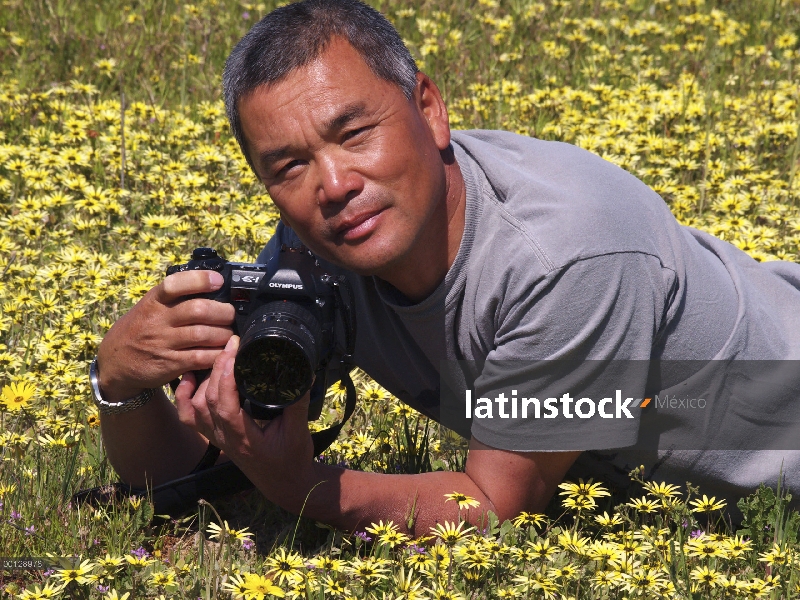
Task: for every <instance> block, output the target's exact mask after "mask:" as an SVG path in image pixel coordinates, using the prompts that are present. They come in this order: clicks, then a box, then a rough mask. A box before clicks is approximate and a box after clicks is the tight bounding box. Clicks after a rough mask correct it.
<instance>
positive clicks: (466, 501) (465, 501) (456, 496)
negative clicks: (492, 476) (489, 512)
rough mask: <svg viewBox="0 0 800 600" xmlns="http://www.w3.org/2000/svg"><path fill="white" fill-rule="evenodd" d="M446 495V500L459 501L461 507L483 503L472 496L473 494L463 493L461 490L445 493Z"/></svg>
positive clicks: (476, 505)
mask: <svg viewBox="0 0 800 600" xmlns="http://www.w3.org/2000/svg"><path fill="white" fill-rule="evenodd" d="M444 497H445V498H447V499H446V500H445V502H450V501H451V500H453V501H454V502H456V503H458V508H459V509H462V508H474V507H478V506H480V505H481V503H480V502H478V501H477V500H476V499H475V498H472V497H471V496H467V495H466V494H462V493H460V492H453V493H452V494H445V495H444Z"/></svg>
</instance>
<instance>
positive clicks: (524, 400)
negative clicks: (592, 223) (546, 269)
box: [472, 252, 674, 451]
mask: <svg viewBox="0 0 800 600" xmlns="http://www.w3.org/2000/svg"><path fill="white" fill-rule="evenodd" d="M520 271H522V273H523V274H522V275H521V276H519V277H517V278H515V279H514V280H512V281H509V282H508V286H507V289H506V290H504V292H503V295H502V297H498V299H497V302H496V306H497V309H496V312H495V315H494V320H493V323H492V329H493V338H492V339H493V349H492V350H491V351H490V352H489V353H488V355H487V359H486V362H485V363H484V364H483V365H482V366H481V368H480V371H479V374H478V376H477V378H476V379H475V381H474V389H473V395H474V398H473V419H472V435H473V436H475V438H477V439H478V440H480V441H481V442H483V443H485V444H487V445H489V446H492V447H495V448H502V449H508V450H518V451H564V450H597V449H608V448H619V447H625V446H630V445H633V444H635V443H636V441H637V435H638V431H639V424H640V419H639V417H640V413H641V410H642V409H641V408H637V407H636V405H637V404H639V403H641V402H642V401H643V399H644V397H645V391H646V383H647V373H648V362H647V361H648V360H649V359H650V358H651V355H652V352H653V346H654V343H656V341H657V338H658V333H659V330H660V328H661V325H662V322H663V315H664V314H665V310H666V308H667V306H666V305H667V303H668V298H669V291H670V288H671V287H672V286H673V285H674V273H673V272H672V271H670V270H669V269H665V268H664V267H662V265H661V263H660V261H659V260H658V259H657V258H656V257H654V256H651V255H648V254H644V253H639V252H618V253H612V254H606V255H600V256H595V257H591V258H587V259H583V260H578V261H575V262H573V263H571V264H569V265H566V266H564V267H563V268H557V269H554V270H553V271H551V272H550V273H549V274H548V275H547V277H545V278H544V279H541V278H540V279H539V280H531V281H526V278H525V275H524V270H520ZM501 393H503V394H504V396H505V398H507V401H498V400H497V399H498V397H499V395H500V394H501ZM565 394H566V397H565V396H564V395H565ZM512 396H513V400H514V402H513V403H512ZM481 398H482V399H484V400H488V401H489V403H487V402H485V401H484V402H479V399H481ZM533 400H536V402H534V401H533ZM515 405H516V406H515ZM480 407H482V408H483V410H479V408H480ZM489 408H490V409H491V410H489V411H487V409H489ZM523 409H524V415H523ZM512 411H513V414H515V415H516V418H513V417H512ZM489 413H491V416H489ZM503 415H506V416H503Z"/></svg>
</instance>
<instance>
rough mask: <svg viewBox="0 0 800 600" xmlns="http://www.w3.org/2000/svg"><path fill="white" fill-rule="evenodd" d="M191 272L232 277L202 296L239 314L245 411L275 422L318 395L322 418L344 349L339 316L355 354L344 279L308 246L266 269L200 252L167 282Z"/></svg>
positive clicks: (239, 375)
mask: <svg viewBox="0 0 800 600" xmlns="http://www.w3.org/2000/svg"><path fill="white" fill-rule="evenodd" d="M189 270H212V271H217V272H218V273H220V274H221V275H222V276H223V277H224V278H225V281H224V283H223V284H222V287H221V288H220V289H219V290H217V291H216V292H212V293H209V294H201V295H199V296H196V297H202V298H208V299H210V300H216V301H217V302H226V303H228V304H232V305H233V307H234V309H235V310H236V318H235V321H234V324H233V330H234V333H235V334H237V335H239V336H240V338H241V340H240V342H239V350H238V353H237V355H236V363H235V367H234V376H235V379H236V384H237V386H238V388H239V397H240V399H241V402H242V407H243V408H244V410H245V411H246V412H247V413H248V414H250V415H251V416H252V417H253V418H255V419H270V418H273V417H275V416H277V415H278V414H280V413H281V411H282V410H283V408H285V407H286V406H288V405H290V404H292V403H294V402H296V401H297V400H299V399H300V398H301V397H302V396H303V395H304V394H305V393H306V392H307V391H308V390H309V389H311V401H312V408H311V409H310V410H309V418H310V419H313V418H316V417H318V416H319V411H320V410H321V405H322V399H323V398H324V396H325V391H326V390H327V387H328V383H327V381H326V373H327V371H328V368H327V367H328V366H329V363H330V362H331V360H333V358H334V349H335V347H336V342H337V339H336V320H337V314H339V313H340V312H344V313H345V314H343V315H342V317H343V318H342V322H343V324H344V330H345V337H346V338H347V339H346V340H345V342H346V344H344V345H345V347H347V348H348V349H350V348H351V347H352V345H353V339H352V338H353V337H354V335H355V331H354V327H355V324H354V321H353V319H352V312H351V309H352V305H349V306H348V305H347V303H346V302H344V300H343V297H342V287H343V286H346V280H345V279H344V277H337V276H334V275H330V274H328V273H326V272H325V270H324V269H323V268H322V267H321V266H320V264H319V262H318V261H317V260H316V258H315V257H314V256H313V254H311V252H310V251H308V250H307V249H306V248H305V247H300V248H290V247H288V246H285V245H284V246H282V247H281V248H280V250H279V251H278V252H276V253H275V254H274V255H273V256H272V257H271V258H270V260H269V262H267V263H266V264H257V263H255V264H251V263H236V262H229V261H227V260H225V259H224V258H222V257H220V256H219V254H217V252H216V251H215V250H214V249H212V248H196V249H195V250H194V252H192V258H191V260H190V261H189V262H187V263H185V264H182V265H174V266H171V267H169V268H168V269H167V275H171V274H173V273H177V272H180V271H189ZM347 291H348V292H349V288H347ZM350 353H351V350H349V352H348V354H346V355H345V356H347V357H349V354H350ZM312 383H313V388H312Z"/></svg>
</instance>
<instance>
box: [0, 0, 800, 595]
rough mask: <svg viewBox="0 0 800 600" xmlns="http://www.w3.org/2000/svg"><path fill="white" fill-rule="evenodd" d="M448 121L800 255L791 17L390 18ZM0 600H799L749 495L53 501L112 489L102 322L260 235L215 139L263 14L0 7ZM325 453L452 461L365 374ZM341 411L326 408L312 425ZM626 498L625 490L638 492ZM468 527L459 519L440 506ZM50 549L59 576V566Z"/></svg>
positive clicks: (558, 14)
mask: <svg viewBox="0 0 800 600" xmlns="http://www.w3.org/2000/svg"><path fill="white" fill-rule="evenodd" d="M374 5H375V6H377V7H378V8H380V9H381V10H382V11H383V12H384V13H385V14H386V15H387V16H388V17H389V18H390V19H391V20H392V21H393V22H394V23H395V25H396V26H397V28H398V30H399V31H400V33H401V35H402V36H403V37H404V39H405V40H406V41H407V43H408V45H409V46H410V48H411V49H412V52H413V53H414V55H415V56H416V57H417V59H418V61H419V64H420V66H421V68H422V69H424V70H425V71H426V72H428V73H429V74H431V75H432V76H433V78H434V80H436V81H437V82H438V83H439V84H440V87H441V89H442V91H443V93H444V95H445V99H446V100H447V102H448V104H449V107H450V111H451V121H452V123H453V125H454V127H456V128H473V127H485V128H501V129H508V130H512V131H518V132H521V133H525V134H529V135H534V136H537V137H541V138H546V139H557V140H562V141H567V142H571V143H574V144H577V145H579V146H581V147H583V148H586V149H588V150H591V151H593V152H595V153H597V154H599V155H600V156H602V157H604V158H606V159H608V160H610V161H613V162H615V163H616V164H618V165H620V166H621V167H623V168H625V169H627V170H629V171H630V172H632V173H633V174H635V175H636V176H638V177H640V178H641V179H642V180H644V181H645V182H646V183H648V184H649V185H650V186H652V187H653V188H654V189H655V190H656V191H658V192H659V193H660V194H661V195H662V196H663V198H664V199H665V200H666V201H667V202H668V203H669V205H670V207H671V208H672V211H673V213H674V214H675V215H676V217H677V218H678V219H679V220H680V221H681V222H682V223H684V224H687V225H691V226H694V227H697V228H701V229H704V230H707V231H709V232H711V233H712V234H714V235H716V236H719V237H721V238H723V239H725V240H728V241H730V242H732V243H734V244H736V245H737V246H738V247H740V248H742V249H743V250H745V251H746V252H748V253H750V254H751V255H752V256H753V257H755V258H756V259H757V260H775V259H782V260H796V259H797V255H798V244H800V209H799V208H798V194H800V173H798V169H797V165H798V161H799V160H800V136H798V126H799V124H800V121H799V120H798V111H800V102H798V99H799V97H800V87H798V83H799V82H800V50H799V49H798V47H799V46H800V44H799V43H798V31H799V30H800V29H799V28H800V3H798V2H796V1H795V0H754V1H752V2H741V3H734V2H724V1H719V2H710V1H709V2H705V3H704V2H703V0H628V1H626V2H618V1H616V0H593V1H590V2H581V1H579V0H548V1H543V2H538V1H535V0H477V1H476V2H472V1H469V2H468V1H465V0H453V1H451V2H444V1H442V0H415V1H412V2H399V1H398V0H380V1H376V2H374ZM0 6H2V10H0V73H1V74H2V77H1V78H0V389H1V390H2V395H1V396H0V457H1V458H2V460H1V461H0V556H2V557H40V558H47V557H49V558H48V567H47V568H46V569H39V570H2V565H0V599H5V598H15V599H17V598H18V599H26V600H32V599H38V598H103V599H106V600H119V599H125V598H130V599H134V598H160V599H166V598H191V599H195V598H202V599H206V600H210V599H211V598H223V599H227V598H234V599H247V600H249V599H261V598H275V597H278V598H279V597H286V598H309V599H311V598H314V599H318V598H319V599H321V598H380V599H382V600H388V599H401V598H404V599H408V600H411V599H441V600H444V599H448V598H464V599H466V598H576V599H577V598H636V597H642V598H645V597H647V598H649V597H653V598H655V597H676V598H733V597H748V598H789V597H797V596H800V549H798V544H797V534H798V527H800V516H798V514H797V513H795V512H793V511H790V510H788V509H787V508H786V500H787V499H786V498H785V497H783V496H782V495H781V494H778V495H777V496H776V494H775V493H773V492H772V491H771V490H768V489H761V490H759V491H758V492H757V493H755V494H754V495H753V496H751V497H749V498H747V499H744V500H742V502H741V503H740V508H741V510H742V512H743V514H744V517H745V520H744V523H743V525H742V527H741V529H738V530H733V529H732V528H731V527H730V526H727V525H726V524H725V514H726V511H727V509H728V508H730V507H726V506H725V505H724V503H722V502H718V501H717V500H716V499H715V498H708V497H707V496H705V495H703V494H702V492H703V491H702V490H697V489H694V488H691V487H690V488H686V489H683V488H681V489H679V488H676V487H674V486H668V485H665V484H658V483H652V482H644V481H642V480H641V479H640V476H641V472H634V473H632V475H631V476H632V478H633V480H634V481H635V482H637V486H638V488H637V489H639V490H640V491H639V492H638V493H637V494H633V495H631V496H630V497H628V498H612V497H611V496H610V495H609V492H608V490H606V488H605V487H604V486H603V485H602V484H601V483H597V482H578V483H567V484H564V485H562V487H561V490H560V494H559V495H558V496H557V498H556V499H554V501H553V503H552V504H551V507H550V510H549V511H548V515H547V516H545V515H536V514H524V513H523V514H522V515H520V516H519V517H518V518H517V519H515V520H513V521H507V522H504V523H499V522H497V520H496V519H492V518H491V516H490V518H488V519H487V520H485V521H484V522H482V523H480V524H478V526H477V527H473V526H471V525H469V524H467V523H466V522H460V523H444V524H442V525H440V526H439V527H438V528H437V529H435V530H432V531H431V532H430V534H429V535H428V536H426V537H425V538H424V539H415V540H412V539H409V538H408V537H407V536H406V535H404V534H403V533H401V531H400V528H399V527H398V524H395V523H391V522H389V523H383V522H380V523H377V524H373V525H372V526H370V527H367V528H366V529H365V531H360V532H354V533H351V534H348V533H344V532H338V531H331V530H328V529H324V528H318V527H315V526H314V524H313V523H308V522H306V521H305V520H302V519H301V520H297V519H296V518H294V517H291V516H290V515H287V514H285V513H282V512H281V511H280V510H278V509H276V508H274V507H272V506H269V505H268V503H266V501H264V500H263V499H261V498H260V496H258V494H256V493H253V494H249V495H245V496H242V497H239V498H236V499H234V500H231V501H227V502H225V503H221V504H220V505H219V506H211V505H209V504H201V505H200V506H199V509H198V511H197V512H196V513H195V514H192V515H189V516H188V517H187V518H185V519H182V520H165V519H160V520H159V519H156V520H153V512H152V507H151V505H150V504H149V503H148V502H147V501H141V500H127V499H125V500H121V501H117V502H113V503H110V504H108V505H106V506H102V507H89V506H85V505H84V506H79V505H75V504H73V503H71V502H70V498H71V496H72V494H73V493H74V492H75V491H76V490H78V489H80V488H86V487H91V486H96V485H103V484H107V483H110V482H112V481H114V480H115V475H114V473H113V472H112V470H111V469H110V467H109V465H108V463H107V461H106V459H105V457H104V454H103V450H102V447H101V444H100V435H99V428H98V423H99V421H98V416H97V412H96V410H95V408H94V406H93V404H92V402H91V400H90V390H89V387H88V380H87V376H86V372H87V367H88V363H89V361H90V360H91V358H92V357H93V356H94V353H95V349H96V346H97V344H98V343H99V341H100V340H101V339H102V336H103V334H104V332H105V331H107V329H108V328H109V327H110V326H111V324H112V323H113V322H114V321H115V319H117V318H118V317H119V316H120V315H121V314H124V312H125V311H126V310H127V309H128V308H129V307H130V306H131V305H132V304H133V303H134V302H136V301H137V300H138V299H139V298H140V297H141V296H142V295H143V294H144V293H145V292H146V291H147V290H148V289H149V288H150V287H152V286H153V285H155V284H156V283H157V282H158V281H160V279H161V278H162V277H163V273H164V270H165V268H166V267H167V266H168V265H170V264H175V263H179V262H184V261H185V260H186V258H187V256H188V254H189V252H190V251H191V249H192V248H194V247H195V246H197V245H213V246H215V247H216V248H218V249H219V250H220V251H221V253H223V254H224V255H225V256H226V257H228V258H230V259H238V260H245V261H252V260H253V259H254V258H255V256H256V255H257V253H258V252H259V250H260V249H261V247H262V246H263V244H264V243H265V242H266V240H267V239H268V238H269V236H270V235H271V233H272V231H273V228H274V226H275V224H276V220H277V214H276V212H275V211H274V209H273V208H272V207H271V205H270V202H269V198H268V196H267V195H266V194H265V192H264V190H263V189H262V188H260V187H259V185H258V184H257V182H256V180H255V178H254V176H253V175H252V173H250V172H249V170H248V167H247V164H246V162H245V160H244V158H243V157H242V156H241V155H240V152H239V150H238V148H237V146H236V144H235V142H234V141H233V140H232V138H231V137H230V136H229V134H228V129H227V123H226V121H225V118H224V111H223V107H222V105H221V103H220V101H219V75H220V72H221V67H222V62H223V61H224V58H225V56H226V55H227V52H228V51H229V50H230V48H231V47H232V45H233V44H234V43H235V41H236V40H237V39H238V38H239V37H240V36H241V35H242V34H243V33H244V32H245V31H246V30H247V28H248V27H249V26H250V25H252V24H253V23H254V22H255V21H256V20H257V19H258V18H259V17H260V16H261V15H263V14H264V13H265V12H267V11H268V10H270V9H271V8H273V7H274V3H271V2H270V3H263V4H247V3H241V2H234V1H232V0H204V1H199V0H198V2H196V3H194V4H184V3H179V2H175V1H173V0H130V1H129V2H121V1H119V0H102V1H101V0H96V2H95V3H93V7H92V9H91V10H88V8H87V3H81V2H77V1H75V0H2V3H1V4H0ZM357 385H358V388H359V392H360V398H361V401H360V405H359V409H358V412H357V413H356V415H355V417H354V418H353V419H352V421H351V424H350V426H349V427H348V430H347V432H346V433H345V434H343V435H342V436H341V437H340V439H339V441H338V442H336V444H334V446H333V447H332V448H331V449H330V450H329V451H328V452H327V453H326V456H325V460H329V461H333V462H337V463H340V462H341V463H346V464H348V465H350V466H353V467H355V468H360V469H366V470H373V471H386V472H411V473H413V472H420V471H425V470H432V469H458V468H460V467H462V466H463V462H464V449H463V444H461V443H459V441H458V440H454V439H453V438H452V437H451V436H449V435H448V434H447V433H446V432H440V431H439V429H438V426H436V425H435V424H431V423H428V422H426V421H425V419H424V418H422V417H420V416H419V415H416V414H413V413H412V412H411V411H409V410H408V409H407V408H404V407H403V406H402V405H400V404H399V403H398V402H397V401H396V400H394V399H393V398H391V397H390V396H389V395H388V394H387V393H386V392H385V391H384V390H382V389H381V388H380V387H379V386H377V385H376V384H375V383H374V382H371V381H370V380H369V379H368V378H367V377H365V376H363V374H362V375H361V376H359V377H358V380H357ZM342 395H343V391H342V390H339V389H336V388H333V389H331V390H330V394H329V402H328V404H327V406H328V407H329V409H328V410H326V413H325V415H324V416H323V419H322V422H323V423H324V422H325V421H326V420H333V419H335V418H336V410H337V409H338V408H340V404H341V400H342ZM637 495H638V497H637ZM442 502H457V503H458V504H459V507H460V509H461V510H462V511H463V512H462V514H463V516H465V517H466V516H467V514H468V511H469V510H470V509H474V508H475V507H474V501H472V499H470V498H468V497H466V496H463V495H462V494H460V493H459V491H458V490H453V494H452V495H449V496H448V497H445V498H442ZM58 557H73V558H72V559H71V560H67V559H66V558H62V559H59V558H58Z"/></svg>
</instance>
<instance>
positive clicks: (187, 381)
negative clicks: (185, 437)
mask: <svg viewBox="0 0 800 600" xmlns="http://www.w3.org/2000/svg"><path fill="white" fill-rule="evenodd" d="M196 389H197V378H196V377H195V376H194V373H192V372H191V371H189V372H187V373H184V374H183V377H181V382H180V383H179V384H178V387H177V388H176V389H175V408H176V409H177V410H178V418H179V419H180V420H181V423H184V424H186V425H189V426H190V427H195V425H196V418H195V417H196V415H195V409H194V406H192V396H193V395H194V392H195V390H196Z"/></svg>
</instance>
